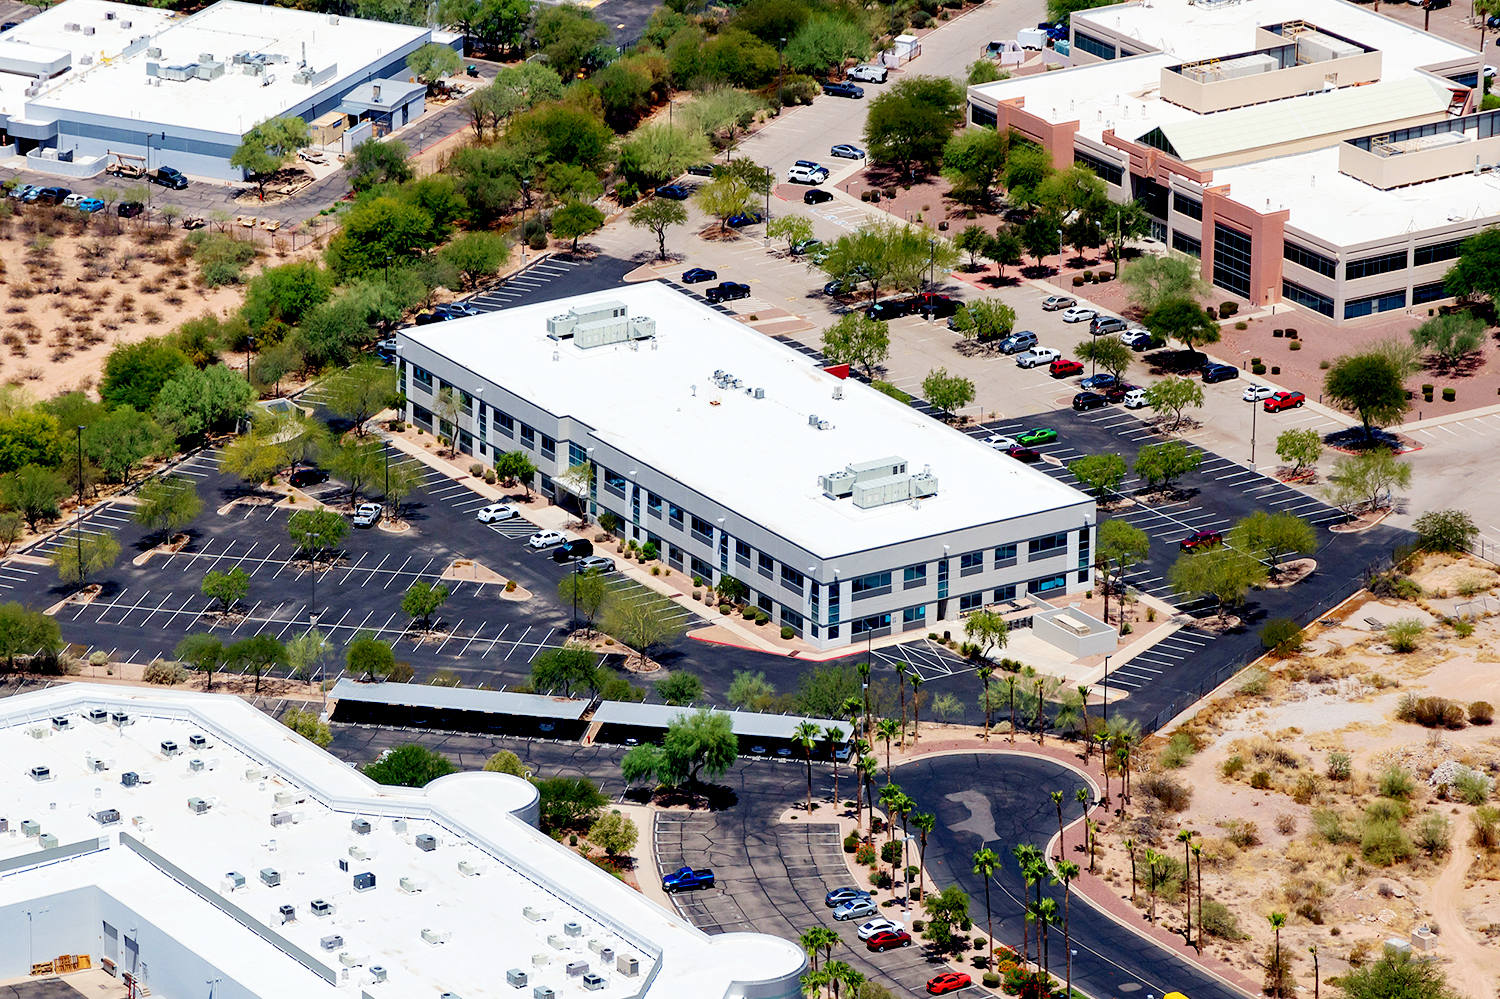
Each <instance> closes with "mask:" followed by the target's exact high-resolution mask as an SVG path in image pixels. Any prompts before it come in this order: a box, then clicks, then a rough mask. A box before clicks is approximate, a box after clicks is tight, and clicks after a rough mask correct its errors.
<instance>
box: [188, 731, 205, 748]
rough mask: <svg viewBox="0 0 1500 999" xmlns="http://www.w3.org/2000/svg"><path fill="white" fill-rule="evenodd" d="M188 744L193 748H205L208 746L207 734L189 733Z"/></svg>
mask: <svg viewBox="0 0 1500 999" xmlns="http://www.w3.org/2000/svg"><path fill="white" fill-rule="evenodd" d="M188 745H189V746H192V747H193V748H194V749H207V748H208V736H205V735H198V734H196V733H195V734H193V735H190V736H188Z"/></svg>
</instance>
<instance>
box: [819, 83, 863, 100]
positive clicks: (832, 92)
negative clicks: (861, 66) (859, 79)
mask: <svg viewBox="0 0 1500 999" xmlns="http://www.w3.org/2000/svg"><path fill="white" fill-rule="evenodd" d="M823 93H824V95H825V96H828V97H863V96H864V95H865V88H864V87H856V86H855V85H854V84H852V83H825V84H823Z"/></svg>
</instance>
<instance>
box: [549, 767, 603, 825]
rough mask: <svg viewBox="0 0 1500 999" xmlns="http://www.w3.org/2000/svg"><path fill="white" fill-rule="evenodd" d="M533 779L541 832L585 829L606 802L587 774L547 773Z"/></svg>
mask: <svg viewBox="0 0 1500 999" xmlns="http://www.w3.org/2000/svg"><path fill="white" fill-rule="evenodd" d="M535 783H536V790H537V797H539V798H540V799H541V801H540V802H539V803H538V805H539V808H540V811H541V820H542V830H543V831H544V832H551V831H553V830H556V829H585V828H587V827H588V826H589V825H590V824H591V823H592V822H593V821H594V819H595V818H596V817H597V816H598V815H599V813H600V812H601V811H603V810H604V806H605V805H607V804H609V799H608V798H607V797H605V796H604V794H603V792H601V791H600V790H599V788H598V786H597V785H596V784H595V783H594V782H593V781H591V780H589V779H588V778H587V777H549V778H548V779H546V780H539V781H536V782H535Z"/></svg>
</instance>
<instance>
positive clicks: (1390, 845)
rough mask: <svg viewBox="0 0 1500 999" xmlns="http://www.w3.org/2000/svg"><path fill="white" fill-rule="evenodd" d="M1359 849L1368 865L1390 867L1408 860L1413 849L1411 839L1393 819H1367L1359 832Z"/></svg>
mask: <svg viewBox="0 0 1500 999" xmlns="http://www.w3.org/2000/svg"><path fill="white" fill-rule="evenodd" d="M1359 849H1360V853H1361V854H1363V855H1364V858H1365V859H1366V860H1368V861H1369V862H1370V863H1372V864H1375V865H1377V866H1379V867H1390V866H1391V865H1392V864H1394V863H1396V862H1397V861H1401V860H1408V859H1410V857H1411V855H1412V850H1413V849H1414V848H1413V846H1412V842H1411V837H1410V836H1408V835H1407V834H1406V830H1405V829H1402V828H1401V824H1400V823H1399V822H1397V821H1396V820H1395V819H1367V820H1366V821H1365V824H1364V829H1363V830H1361V832H1360V837H1359Z"/></svg>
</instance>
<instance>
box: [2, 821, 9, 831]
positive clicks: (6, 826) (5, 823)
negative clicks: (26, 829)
mask: <svg viewBox="0 0 1500 999" xmlns="http://www.w3.org/2000/svg"><path fill="white" fill-rule="evenodd" d="M3 832H10V819H0V833H3Z"/></svg>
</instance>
